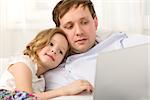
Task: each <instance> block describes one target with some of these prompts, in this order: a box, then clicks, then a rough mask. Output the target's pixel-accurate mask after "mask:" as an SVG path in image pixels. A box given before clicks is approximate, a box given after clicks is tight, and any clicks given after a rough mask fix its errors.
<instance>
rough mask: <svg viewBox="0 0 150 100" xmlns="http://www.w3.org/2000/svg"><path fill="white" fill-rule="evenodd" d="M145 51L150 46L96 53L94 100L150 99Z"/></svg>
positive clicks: (146, 54)
mask: <svg viewBox="0 0 150 100" xmlns="http://www.w3.org/2000/svg"><path fill="white" fill-rule="evenodd" d="M148 48H149V49H148ZM148 50H150V44H142V45H138V46H134V47H129V48H124V49H119V50H114V51H110V52H105V53H100V54H99V55H98V58H97V68H96V78H95V89H94V100H150V99H148V88H149V87H148V67H150V63H148V61H150V58H149V60H148V55H149V57H150V53H148Z"/></svg>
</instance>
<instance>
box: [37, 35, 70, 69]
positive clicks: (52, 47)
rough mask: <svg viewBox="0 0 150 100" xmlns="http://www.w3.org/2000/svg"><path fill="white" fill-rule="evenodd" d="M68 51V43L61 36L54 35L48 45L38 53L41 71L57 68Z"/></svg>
mask: <svg viewBox="0 0 150 100" xmlns="http://www.w3.org/2000/svg"><path fill="white" fill-rule="evenodd" d="M67 50H68V41H67V40H66V38H65V37H64V36H63V35H61V34H55V35H54V36H53V37H52V38H51V40H50V43H49V44H48V45H47V46H45V47H44V48H42V49H41V50H40V51H39V52H38V56H39V59H40V60H41V62H42V68H43V70H45V71H47V70H49V69H52V68H55V67H57V66H58V65H59V64H60V63H61V61H62V60H63V58H64V56H65V54H66V52H67Z"/></svg>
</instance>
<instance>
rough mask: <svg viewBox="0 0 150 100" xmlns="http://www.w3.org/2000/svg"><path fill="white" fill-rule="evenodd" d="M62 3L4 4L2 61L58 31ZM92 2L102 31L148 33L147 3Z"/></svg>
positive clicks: (13, 0)
mask: <svg viewBox="0 0 150 100" xmlns="http://www.w3.org/2000/svg"><path fill="white" fill-rule="evenodd" d="M58 1H59V0H0V47H1V49H0V57H7V56H11V55H15V54H18V53H21V52H22V50H24V48H25V45H26V44H27V43H29V41H30V40H31V39H32V38H33V37H34V36H35V35H36V34H37V33H38V32H39V31H41V30H42V29H45V28H48V27H54V26H55V25H54V23H53V21H52V16H51V15H52V14H51V12H52V9H53V7H54V6H55V4H56V3H57V2H58ZM92 1H93V2H94V5H95V9H96V12H97V16H98V19H99V26H98V31H100V32H110V31H111V32H112V31H124V32H127V33H128V34H144V33H148V32H147V30H148V29H149V28H148V27H147V26H148V23H147V22H148V21H147V20H148V17H147V16H145V15H144V11H145V7H144V3H145V1H144V0H92ZM144 18H147V20H145V19H144ZM144 27H145V28H144ZM146 28H147V30H145V29H146Z"/></svg>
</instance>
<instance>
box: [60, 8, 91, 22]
mask: <svg viewBox="0 0 150 100" xmlns="http://www.w3.org/2000/svg"><path fill="white" fill-rule="evenodd" d="M88 15H90V11H89V9H88V7H83V6H79V7H77V8H76V7H72V8H71V9H70V10H69V11H68V12H67V13H66V14H65V15H64V16H63V17H62V18H59V20H60V21H65V22H67V21H69V20H75V19H76V18H78V19H83V18H84V17H87V16H88Z"/></svg>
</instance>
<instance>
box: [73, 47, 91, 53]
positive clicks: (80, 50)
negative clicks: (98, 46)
mask: <svg viewBox="0 0 150 100" xmlns="http://www.w3.org/2000/svg"><path fill="white" fill-rule="evenodd" d="M89 49H90V48H87V47H82V48H78V49H72V52H74V53H76V54H79V53H85V52H87V51H88V50H89Z"/></svg>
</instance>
